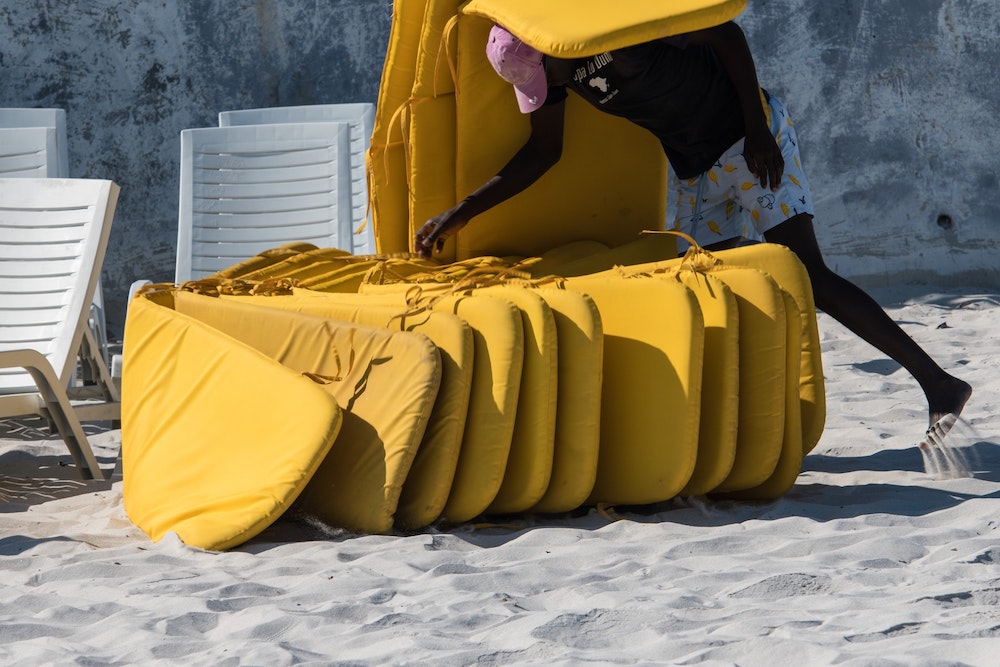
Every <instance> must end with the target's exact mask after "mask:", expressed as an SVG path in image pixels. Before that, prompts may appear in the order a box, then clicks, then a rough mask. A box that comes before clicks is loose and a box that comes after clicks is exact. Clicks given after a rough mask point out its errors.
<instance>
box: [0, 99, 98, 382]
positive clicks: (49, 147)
mask: <svg viewBox="0 0 1000 667" xmlns="http://www.w3.org/2000/svg"><path fill="white" fill-rule="evenodd" d="M69 177H70V173H69V142H68V139H67V131H66V111H65V110H64V109H27V108H25V109H17V108H4V109H0V178H69ZM88 322H89V325H90V329H91V331H92V332H93V333H94V337H95V338H96V339H97V347H96V348H95V350H94V351H95V352H97V353H99V354H100V356H101V359H102V360H103V363H104V365H105V366H107V365H108V364H109V363H110V358H109V354H108V334H107V321H106V318H105V316H104V290H103V288H102V287H101V283H100V280H98V283H97V289H95V290H94V303H93V304H92V306H91V309H90V317H89V320H88ZM84 361H85V362H86V363H85V365H84V367H83V368H84V372H85V373H87V372H89V370H90V367H91V366H92V364H93V363H96V361H97V360H96V359H85V360H84Z"/></svg>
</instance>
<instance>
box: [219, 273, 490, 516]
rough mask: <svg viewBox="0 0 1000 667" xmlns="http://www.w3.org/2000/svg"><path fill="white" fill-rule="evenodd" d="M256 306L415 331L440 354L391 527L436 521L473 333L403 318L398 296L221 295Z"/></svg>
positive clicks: (463, 400)
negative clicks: (436, 384) (429, 406)
mask: <svg viewBox="0 0 1000 667" xmlns="http://www.w3.org/2000/svg"><path fill="white" fill-rule="evenodd" d="M223 298H233V299H245V300H247V301H248V302H251V303H254V304H255V305H260V306H269V307H272V308H284V309H286V310H294V311H297V312H303V313H310V314H313V315H320V316H322V317H328V318H332V319H336V320H342V321H345V322H355V323H358V324H365V325H370V326H383V327H388V328H391V329H395V330H403V331H416V332H419V333H422V334H424V335H426V336H427V337H428V338H429V339H430V340H431V341H432V342H433V343H434V345H435V346H436V347H437V348H438V352H439V353H440V355H441V386H440V388H439V389H438V394H437V399H436V400H435V402H434V409H433V411H432V412H431V417H430V421H429V422H428V424H427V428H426V430H425V431H424V438H423V440H422V441H421V443H420V447H419V449H418V450H417V455H416V458H414V460H413V465H412V466H411V467H410V472H409V474H408V475H407V477H406V481H405V482H404V483H403V491H402V493H401V494H400V497H399V506H398V507H397V509H396V525H397V526H398V527H400V528H403V529H406V530H414V529H416V528H420V527H422V526H426V525H428V524H430V523H433V522H434V521H436V520H437V519H438V518H439V517H440V516H441V512H442V510H443V508H444V504H445V502H446V501H447V499H448V494H449V492H450V491H451V484H452V480H453V479H454V477H455V467H456V466H457V464H458V456H459V452H460V449H461V445H462V434H463V432H464V430H465V420H466V416H467V414H468V410H469V397H470V394H471V393H472V366H473V337H472V329H470V328H469V325H468V324H466V323H465V321H464V320H462V319H460V318H459V317H457V316H456V315H453V314H451V313H446V312H439V311H423V312H419V313H417V314H414V315H404V316H400V315H401V314H403V313H406V312H407V311H408V310H409V308H408V307H407V306H406V305H405V303H404V299H403V294H401V293H400V294H384V295H374V294H363V295H362V294H337V293H325V292H313V291H310V290H306V289H295V290H294V294H293V295H290V296H284V295H278V296H246V297H244V296H239V297H223Z"/></svg>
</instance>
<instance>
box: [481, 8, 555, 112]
mask: <svg viewBox="0 0 1000 667" xmlns="http://www.w3.org/2000/svg"><path fill="white" fill-rule="evenodd" d="M543 1H544V0H543ZM486 57H487V58H488V59H489V61H490V64H491V65H493V69H495V70H496V71H497V74H499V75H500V76H501V77H502V78H503V79H504V80H505V81H507V82H508V83H510V84H512V85H513V86H514V96H515V97H517V106H518V107H519V108H520V109H521V113H531V112H532V111H534V110H536V109H537V108H538V107H540V106H542V105H543V104H545V96H546V95H547V94H548V92H549V84H548V81H547V80H546V78H545V66H544V65H543V64H542V53H541V51H538V50H536V49H533V48H531V47H530V46H528V45H527V44H525V43H524V42H522V41H521V40H519V39H518V38H517V37H515V36H514V35H512V34H510V33H509V32H507V31H506V30H504V29H503V28H501V27H500V26H498V25H495V26H493V28H492V29H491V30H490V38H489V41H487V42H486Z"/></svg>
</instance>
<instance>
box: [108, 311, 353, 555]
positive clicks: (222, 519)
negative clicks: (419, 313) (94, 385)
mask: <svg viewBox="0 0 1000 667" xmlns="http://www.w3.org/2000/svg"><path fill="white" fill-rule="evenodd" d="M169 301H170V300H169V298H168V299H167V302H168V303H169ZM125 354H126V355H127V357H128V363H127V364H125V367H124V372H123V377H122V468H123V476H124V481H123V496H124V505H125V511H126V513H127V514H128V516H129V518H130V519H131V520H132V521H133V522H134V523H135V524H136V525H137V526H138V527H139V528H141V529H142V530H143V532H145V533H146V534H147V535H149V537H150V538H151V539H152V540H153V541H159V540H160V539H161V538H162V537H163V536H164V535H165V534H166V533H168V532H174V533H176V534H177V535H178V536H179V537H180V538H181V540H183V541H184V542H185V543H186V544H189V545H191V546H194V547H199V548H202V549H228V548H230V547H234V546H236V545H238V544H241V543H242V542H245V541H246V540H248V539H250V538H252V537H254V536H255V535H257V534H259V533H260V531H262V530H264V529H265V528H266V527H267V526H269V525H270V524H271V523H272V522H273V521H274V520H275V519H276V518H278V517H279V516H281V514H282V513H283V512H284V511H285V510H286V509H287V508H288V507H289V506H290V505H291V504H292V503H293V502H294V501H295V499H296V498H297V497H298V496H299V494H300V492H301V491H302V489H303V488H304V487H305V486H306V485H307V483H308V482H309V480H310V479H311V478H312V476H313V474H314V473H315V471H316V470H317V468H318V467H319V465H320V463H321V462H322V461H323V460H324V458H325V457H326V455H327V452H328V451H329V450H330V447H331V445H332V444H333V441H334V438H336V437H337V434H338V432H339V431H340V427H341V423H342V414H341V410H340V408H339V407H338V405H337V403H336V402H335V401H334V400H333V398H332V397H331V396H330V395H329V394H327V393H326V392H325V391H323V389H322V388H320V387H319V386H318V385H317V384H316V383H314V382H313V381H312V380H309V379H307V378H305V377H303V376H302V375H300V374H299V373H296V372H294V371H292V370H290V369H288V368H285V367H283V366H282V365H281V364H279V363H278V362H276V361H274V360H272V359H270V358H268V357H266V356H265V355H263V354H261V353H259V352H257V351H256V350H253V349H251V348H250V347H249V346H247V345H244V344H242V343H240V342H239V341H237V340H234V339H233V338H230V337H229V336H226V335H225V334H223V333H221V332H219V331H217V330H215V329H213V328H211V327H209V326H207V325H205V324H203V323H201V322H198V321H197V320H194V319H192V318H190V317H187V316H185V315H181V314H180V313H177V312H175V311H174V310H172V309H171V308H170V307H168V306H165V305H159V304H158V303H154V302H153V301H151V300H150V299H148V298H145V297H139V298H137V299H134V300H133V301H132V302H131V303H130V304H129V310H128V318H127V321H126V324H125ZM290 416H294V417H293V418H290Z"/></svg>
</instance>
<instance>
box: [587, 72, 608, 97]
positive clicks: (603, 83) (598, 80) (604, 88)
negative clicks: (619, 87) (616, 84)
mask: <svg viewBox="0 0 1000 667" xmlns="http://www.w3.org/2000/svg"><path fill="white" fill-rule="evenodd" d="M588 85H589V86H590V87H591V88H597V89H598V90H599V91H601V92H602V93H606V92H608V80H607V79H605V78H604V77H603V76H595V77H594V78H593V79H591V80H590V83H589V84H588Z"/></svg>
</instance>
